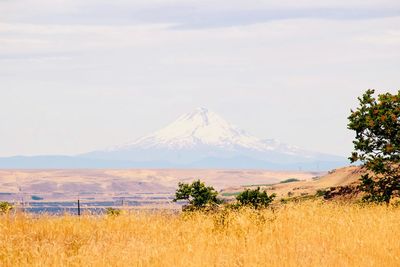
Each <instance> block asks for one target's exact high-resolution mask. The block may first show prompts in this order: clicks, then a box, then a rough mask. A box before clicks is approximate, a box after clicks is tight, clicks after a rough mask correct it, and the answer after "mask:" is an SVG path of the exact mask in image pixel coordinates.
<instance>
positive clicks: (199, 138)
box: [82, 108, 345, 169]
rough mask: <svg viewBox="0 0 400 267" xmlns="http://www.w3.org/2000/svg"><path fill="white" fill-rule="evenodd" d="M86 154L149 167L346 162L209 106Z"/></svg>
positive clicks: (320, 165) (285, 166) (334, 164)
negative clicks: (250, 129)
mask: <svg viewBox="0 0 400 267" xmlns="http://www.w3.org/2000/svg"><path fill="white" fill-rule="evenodd" d="M82 157H85V158H91V159H101V160H119V161H131V162H136V163H137V162H141V163H142V165H146V167H149V166H150V167H165V166H173V167H202V168H207V167H220V168H235V167H238V168H274V169H293V168H296V169H297V168H304V169H312V168H314V169H324V168H325V167H324V166H326V168H332V167H337V166H341V165H343V164H344V162H345V161H344V159H343V158H341V157H338V156H332V155H327V154H322V153H317V152H311V151H307V150H304V149H300V148H299V147H296V146H291V145H287V144H284V143H281V142H279V141H277V140H274V139H266V140H262V139H260V138H257V137H255V136H253V135H250V134H249V133H246V132H245V131H244V130H242V129H240V128H238V127H236V126H234V125H232V124H230V123H229V122H227V121H226V120H224V119H223V118H222V117H221V116H219V115H218V114H216V113H214V112H212V111H209V110H207V109H206V108H198V109H196V110H194V111H193V112H190V113H187V114H184V115H182V116H181V117H179V118H178V119H177V120H175V121H174V122H172V123H171V124H169V125H168V126H166V127H164V128H162V129H160V130H159V131H156V132H155V133H152V134H149V135H147V136H144V137H142V138H139V139H137V140H134V141H133V142H129V143H126V144H123V145H119V146H115V147H111V148H108V149H105V150H101V151H95V152H91V153H87V154H85V155H82ZM139 166H141V165H140V163H139ZM294 166H295V167H294ZM310 166H312V167H310Z"/></svg>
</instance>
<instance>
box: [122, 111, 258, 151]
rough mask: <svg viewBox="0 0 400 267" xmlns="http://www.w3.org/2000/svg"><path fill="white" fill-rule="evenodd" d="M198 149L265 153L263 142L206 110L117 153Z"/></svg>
mask: <svg viewBox="0 0 400 267" xmlns="http://www.w3.org/2000/svg"><path fill="white" fill-rule="evenodd" d="M199 145H206V146H216V147H219V148H230V149H233V148H235V147H244V148H249V149H254V150H264V149H265V145H264V144H263V143H262V141H261V140H260V139H258V138H256V137H254V136H251V135H249V134H247V133H246V132H245V131H243V130H241V129H239V128H237V127H236V126H233V125H231V124H230V123H228V122H227V121H226V120H224V119H223V118H222V117H220V116H219V115H218V114H216V113H214V112H212V111H209V110H208V109H207V108H203V107H201V108H197V109H196V110H194V111H192V112H189V113H186V114H184V115H182V116H180V117H179V118H178V119H177V120H175V121H174V122H172V123H171V124H170V125H168V126H166V127H165V128H163V129H161V130H159V131H157V132H155V133H153V134H150V135H147V136H144V137H142V138H140V139H138V140H136V141H135V142H133V143H130V144H126V145H124V146H122V147H119V148H118V149H121V148H126V149H132V148H135V147H139V148H168V149H190V148H194V147H196V146H199Z"/></svg>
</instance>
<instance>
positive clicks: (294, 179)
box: [280, 178, 300, 184]
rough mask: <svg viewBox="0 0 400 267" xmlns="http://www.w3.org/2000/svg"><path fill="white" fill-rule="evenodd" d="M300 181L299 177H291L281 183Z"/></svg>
mask: <svg viewBox="0 0 400 267" xmlns="http://www.w3.org/2000/svg"><path fill="white" fill-rule="evenodd" d="M298 181H300V180H299V179H297V178H289V179H286V180H283V181H281V182H280V183H281V184H286V183H293V182H298Z"/></svg>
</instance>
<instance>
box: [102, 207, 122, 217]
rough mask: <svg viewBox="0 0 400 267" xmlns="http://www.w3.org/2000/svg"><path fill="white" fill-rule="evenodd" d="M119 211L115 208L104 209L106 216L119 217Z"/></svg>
mask: <svg viewBox="0 0 400 267" xmlns="http://www.w3.org/2000/svg"><path fill="white" fill-rule="evenodd" d="M121 212H122V211H121V210H120V209H116V208H111V207H110V208H106V214H107V215H108V216H119V215H121Z"/></svg>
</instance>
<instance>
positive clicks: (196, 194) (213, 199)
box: [173, 180, 221, 209]
mask: <svg viewBox="0 0 400 267" xmlns="http://www.w3.org/2000/svg"><path fill="white" fill-rule="evenodd" d="M217 195H218V192H217V191H215V189H214V188H213V187H212V186H206V185H205V184H204V183H203V182H201V181H200V180H197V181H194V182H192V184H187V183H179V184H178V189H177V190H176V192H175V198H174V200H173V201H175V202H176V201H178V200H187V201H188V202H189V205H188V207H187V208H189V209H201V208H205V207H207V206H213V205H217V204H220V203H221V200H220V199H218V198H217Z"/></svg>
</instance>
